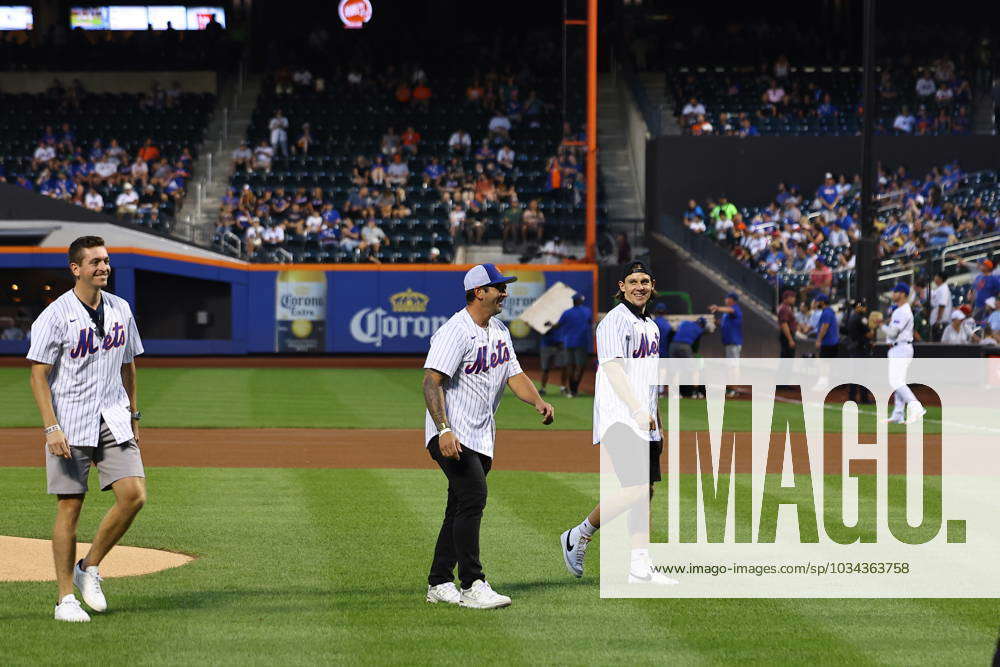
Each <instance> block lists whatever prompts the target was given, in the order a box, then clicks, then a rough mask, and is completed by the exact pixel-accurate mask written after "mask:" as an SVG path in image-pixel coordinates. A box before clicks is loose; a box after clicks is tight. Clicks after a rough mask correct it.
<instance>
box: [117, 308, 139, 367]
mask: <svg viewBox="0 0 1000 667" xmlns="http://www.w3.org/2000/svg"><path fill="white" fill-rule="evenodd" d="M126 307H128V306H127V305H126ZM128 315H129V317H128V333H126V339H125V355H124V356H123V357H122V363H123V364H130V363H132V362H133V361H135V358H136V357H137V356H139V355H140V354H142V353H143V352H144V351H145V350H144V349H143V347H142V339H141V338H140V337H139V327H137V326H136V324H135V316H134V315H132V310H131V309H129V314H128Z"/></svg>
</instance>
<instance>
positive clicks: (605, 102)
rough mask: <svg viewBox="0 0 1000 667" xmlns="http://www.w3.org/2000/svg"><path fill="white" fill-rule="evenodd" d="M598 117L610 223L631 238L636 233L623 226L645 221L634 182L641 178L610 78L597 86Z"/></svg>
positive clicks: (615, 90)
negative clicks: (634, 164) (631, 157)
mask: <svg viewBox="0 0 1000 667" xmlns="http://www.w3.org/2000/svg"><path fill="white" fill-rule="evenodd" d="M597 117H598V119H599V122H598V124H597V150H598V155H599V156H600V160H599V161H598V168H599V169H600V170H601V178H602V179H603V180H604V192H605V196H606V198H607V207H608V222H609V223H610V224H611V227H612V229H613V230H615V231H625V232H627V233H628V234H629V237H631V236H632V235H633V230H632V229H628V228H623V224H622V222H623V221H626V220H641V219H642V218H643V211H642V206H641V205H640V203H639V192H638V188H637V187H636V181H635V179H636V178H637V177H638V178H642V176H640V175H638V174H634V173H633V171H634V170H633V168H632V161H631V160H630V159H629V149H628V137H627V135H626V129H625V121H624V118H623V110H622V109H621V102H620V101H619V97H618V90H617V87H616V85H615V82H614V79H612V77H611V76H608V75H605V76H602V77H601V79H600V81H599V83H598V91H597Z"/></svg>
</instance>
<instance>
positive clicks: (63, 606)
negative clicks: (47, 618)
mask: <svg viewBox="0 0 1000 667" xmlns="http://www.w3.org/2000/svg"><path fill="white" fill-rule="evenodd" d="M55 618H56V620H57V621H67V622H68V623H87V622H89V621H90V615H89V614H87V612H85V611H84V610H83V607H81V606H80V601H79V600H77V599H76V596H75V595H73V594H72V593H70V594H69V595H67V596H66V597H64V598H63V599H62V600H60V601H59V604H57V605H56V616H55Z"/></svg>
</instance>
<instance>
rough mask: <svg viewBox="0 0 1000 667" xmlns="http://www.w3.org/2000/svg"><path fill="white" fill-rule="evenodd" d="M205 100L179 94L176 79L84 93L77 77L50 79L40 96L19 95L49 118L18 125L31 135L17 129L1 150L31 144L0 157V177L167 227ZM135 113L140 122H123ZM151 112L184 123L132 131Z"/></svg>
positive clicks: (188, 169) (178, 202)
mask: <svg viewBox="0 0 1000 667" xmlns="http://www.w3.org/2000/svg"><path fill="white" fill-rule="evenodd" d="M22 97H23V96H22ZM8 101H11V100H8ZM205 102H206V100H205V99H204V96H202V95H197V94H189V93H185V92H184V91H183V90H182V89H181V86H180V84H179V83H174V84H173V85H172V86H170V87H167V88H163V87H161V86H159V85H158V84H156V83H154V84H153V85H152V86H151V89H150V91H149V92H148V93H142V94H141V95H129V96H110V97H109V96H102V95H93V94H88V93H87V91H85V90H84V89H83V86H82V85H81V84H80V83H79V82H78V81H74V82H73V83H72V84H71V85H70V86H68V87H67V86H64V85H63V84H62V83H61V82H60V81H58V80H55V81H53V83H52V85H51V86H50V87H49V89H48V90H47V92H46V93H45V94H44V95H42V96H40V97H39V98H38V99H30V98H29V99H28V100H27V103H28V104H30V105H35V108H37V109H38V110H40V113H39V115H38V116H39V118H40V119H48V120H50V121H52V122H51V123H49V124H45V125H32V126H31V127H29V128H27V129H24V130H23V132H25V133H30V132H35V133H36V134H35V135H34V136H31V135H30V134H24V135H23V136H24V137H25V138H27V137H30V142H29V141H26V142H25V143H21V144H15V145H14V147H13V148H10V147H9V148H8V150H9V151H10V150H16V146H18V145H19V146H21V147H22V149H23V147H26V146H29V145H33V148H31V149H30V150H26V151H24V152H23V153H22V154H21V155H12V156H9V157H8V158H6V159H5V160H3V161H2V162H0V181H2V182H9V183H11V184H14V185H17V186H18V187H21V188H24V189H26V190H30V191H33V192H37V193H39V194H42V195H45V196H47V197H51V198H53V199H59V200H62V201H66V202H69V203H72V204H75V205H77V206H81V207H84V208H86V209H88V210H91V211H94V212H97V213H105V214H111V215H116V216H118V217H120V218H122V219H125V220H128V221H131V222H135V223H138V224H142V225H146V226H149V227H151V228H153V229H156V230H159V231H169V230H170V228H171V227H172V226H173V223H174V221H175V218H176V215H177V213H178V212H179V211H180V209H181V207H182V205H183V203H184V198H185V196H186V193H187V184H188V182H189V180H190V178H191V175H192V169H193V166H194V161H195V157H194V154H193V149H192V148H191V147H190V145H189V144H188V143H187V140H190V141H191V143H192V144H193V143H196V142H198V141H200V136H199V132H200V130H201V128H203V127H204V122H205V116H206V112H205V107H206V104H205ZM210 105H211V102H210V101H208V106H210ZM112 107H114V108H115V109H116V110H117V113H120V114H122V115H123V117H119V118H118V119H117V120H114V117H113V116H111V115H108V114H109V113H110V110H111V108H112ZM15 108H16V107H15ZM130 114H131V115H132V116H130ZM95 115H97V116H100V117H101V122H100V123H99V124H97V125H95V124H94V123H93V121H92V118H93V117H94V116H95ZM139 117H142V118H145V119H147V121H139V120H137V121H136V123H137V124H136V125H135V126H132V125H131V124H130V123H129V119H130V118H139ZM157 117H160V118H164V119H170V118H183V119H184V120H185V121H186V122H191V123H192V124H191V125H186V126H185V128H186V129H185V130H183V131H181V132H182V134H184V135H185V136H178V135H177V134H171V136H170V137H169V140H168V141H162V142H161V141H160V140H158V139H157V138H156V137H154V136H149V135H147V136H145V137H143V138H140V137H141V136H142V135H141V134H138V131H139V130H141V129H142V127H143V126H142V122H150V123H152V122H153V121H154V119H156V118H157ZM64 118H69V119H72V120H63V119H64ZM37 122H38V119H36V123H37ZM116 122H117V123H118V124H119V130H120V131H122V132H126V130H124V129H123V127H126V126H127V127H128V128H129V129H128V130H127V135H128V139H125V138H122V139H119V137H121V136H122V135H121V134H118V133H117V132H116V131H115V129H113V125H114V123H116ZM170 122H173V121H170ZM78 123H79V127H78ZM157 127H161V126H157ZM35 128H37V129H35ZM116 134H117V136H116ZM9 136H11V137H13V133H12V134H11V135H9ZM11 140H12V141H13V139H11Z"/></svg>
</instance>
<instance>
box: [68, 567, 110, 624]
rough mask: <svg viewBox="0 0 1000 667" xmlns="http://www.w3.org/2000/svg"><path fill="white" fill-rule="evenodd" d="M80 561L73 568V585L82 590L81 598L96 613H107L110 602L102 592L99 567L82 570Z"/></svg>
mask: <svg viewBox="0 0 1000 667" xmlns="http://www.w3.org/2000/svg"><path fill="white" fill-rule="evenodd" d="M81 563H83V560H82V559H81V560H79V561H78V562H77V564H76V566H75V567H74V568H73V585H74V586H76V587H77V588H79V589H80V597H82V598H83V601H84V602H86V603H87V606H88V607H90V608H91V609H93V610H94V611H105V610H107V608H108V601H107V600H105V599H104V591H102V590H101V575H99V574H98V573H97V566H96V565H91V566H90V567H88V568H87V569H86V570H84V569H81V567H80V564H81Z"/></svg>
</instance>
